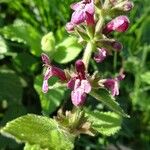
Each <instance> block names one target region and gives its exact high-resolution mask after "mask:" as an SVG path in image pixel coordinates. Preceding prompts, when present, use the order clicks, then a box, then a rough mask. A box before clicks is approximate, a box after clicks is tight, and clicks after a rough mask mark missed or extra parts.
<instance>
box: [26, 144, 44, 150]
mask: <svg viewBox="0 0 150 150" xmlns="http://www.w3.org/2000/svg"><path fill="white" fill-rule="evenodd" d="M24 150H46V149H43V148H41V147H40V146H39V145H30V144H29V143H26V144H25V147H24Z"/></svg>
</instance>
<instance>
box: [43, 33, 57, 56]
mask: <svg viewBox="0 0 150 150" xmlns="http://www.w3.org/2000/svg"><path fill="white" fill-rule="evenodd" d="M41 46H42V50H43V51H44V52H50V53H51V54H52V53H53V52H54V50H55V37H54V35H53V33H52V32H49V33H48V34H46V35H44V36H43V38H42V40H41Z"/></svg>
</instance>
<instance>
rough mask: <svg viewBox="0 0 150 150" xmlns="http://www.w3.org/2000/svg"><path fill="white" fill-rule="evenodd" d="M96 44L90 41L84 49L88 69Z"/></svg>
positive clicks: (84, 59)
mask: <svg viewBox="0 0 150 150" xmlns="http://www.w3.org/2000/svg"><path fill="white" fill-rule="evenodd" d="M93 47H94V44H93V43H92V42H91V41H89V42H88V43H87V45H86V48H85V50H84V54H83V62H84V64H85V68H86V70H88V66H89V61H90V58H91V55H92V50H93Z"/></svg>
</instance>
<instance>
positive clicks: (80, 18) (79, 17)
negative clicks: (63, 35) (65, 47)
mask: <svg viewBox="0 0 150 150" xmlns="http://www.w3.org/2000/svg"><path fill="white" fill-rule="evenodd" d="M84 21H85V12H84V11H83V10H78V11H75V12H74V13H73V14H72V17H71V22H72V23H73V24H81V23H83V22H84Z"/></svg>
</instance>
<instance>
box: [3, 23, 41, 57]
mask: <svg viewBox="0 0 150 150" xmlns="http://www.w3.org/2000/svg"><path fill="white" fill-rule="evenodd" d="M0 33H1V34H2V35H3V36H4V37H5V38H6V39H9V40H11V41H16V42H19V43H24V44H27V45H28V46H30V48H31V53H32V54H34V55H37V56H39V55H40V54H41V49H40V47H41V45H40V40H41V35H40V34H39V32H38V30H36V29H35V28H33V27H32V26H31V25H29V24H27V23H24V22H22V21H16V22H15V23H14V24H13V25H9V26H5V27H4V28H1V29H0Z"/></svg>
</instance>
